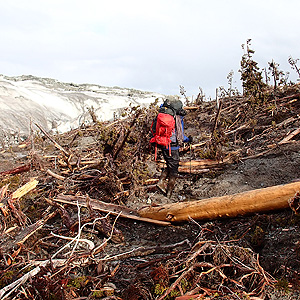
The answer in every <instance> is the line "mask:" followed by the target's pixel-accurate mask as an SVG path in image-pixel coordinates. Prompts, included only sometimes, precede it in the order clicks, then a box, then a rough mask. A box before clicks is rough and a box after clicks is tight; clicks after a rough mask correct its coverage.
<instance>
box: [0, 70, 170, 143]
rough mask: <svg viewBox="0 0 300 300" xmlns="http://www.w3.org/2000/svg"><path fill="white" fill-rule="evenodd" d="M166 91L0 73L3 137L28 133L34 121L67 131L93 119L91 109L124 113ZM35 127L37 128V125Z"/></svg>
mask: <svg viewBox="0 0 300 300" xmlns="http://www.w3.org/2000/svg"><path fill="white" fill-rule="evenodd" d="M156 98H164V96H163V95H160V94H157V93H152V92H145V91H139V90H135V89H129V88H120V87H105V86H100V85H96V84H74V83H64V82H60V81H57V80H55V79H51V78H40V77H34V76H31V75H27V76H26V75H24V76H19V77H8V76H4V75H0V108H1V112H2V114H1V115H0V138H1V140H5V141H7V142H9V141H10V140H11V136H17V135H21V136H25V137H26V136H28V135H29V131H30V122H33V123H38V124H40V125H41V126H42V127H43V128H45V130H47V131H49V130H52V131H55V132H56V131H58V132H65V131H68V130H71V129H72V128H77V127H78V126H80V125H81V124H84V123H90V122H91V115H90V110H92V111H93V113H94V114H95V115H96V116H97V118H98V119H99V120H101V121H107V120H113V119H114V118H118V117H120V114H121V112H122V109H124V108H125V107H128V106H129V105H141V106H148V105H149V104H150V103H152V102H153V101H154V100H155V99H156ZM33 129H36V128H35V126H34V125H33Z"/></svg>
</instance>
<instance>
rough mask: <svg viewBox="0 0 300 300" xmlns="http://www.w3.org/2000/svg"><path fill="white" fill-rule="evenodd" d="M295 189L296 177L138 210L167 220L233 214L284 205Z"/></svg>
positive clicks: (147, 216)
mask: <svg viewBox="0 0 300 300" xmlns="http://www.w3.org/2000/svg"><path fill="white" fill-rule="evenodd" d="M299 190H300V181H297V182H293V183H289V184H285V185H278V186H272V187H267V188H263V189H257V190H253V191H248V192H243V193H239V194H233V195H226V196H222V197H213V198H209V199H202V200H196V201H190V202H179V203H172V204H166V205H159V206H155V207H145V208H142V209H140V210H139V214H140V216H141V217H143V218H153V219H155V220H161V221H170V222H182V221H188V220H189V219H190V218H192V219H194V220H207V219H217V218H222V217H236V216H239V215H246V214H251V213H258V212H266V211H272V210H279V209H284V208H288V207H289V199H290V198H291V197H293V196H294V195H295V194H296V193H297V191H299Z"/></svg>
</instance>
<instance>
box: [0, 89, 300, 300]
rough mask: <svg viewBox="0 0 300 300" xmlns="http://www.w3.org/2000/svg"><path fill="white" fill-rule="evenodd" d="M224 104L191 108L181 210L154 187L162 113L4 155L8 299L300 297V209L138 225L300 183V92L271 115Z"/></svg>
mask: <svg viewBox="0 0 300 300" xmlns="http://www.w3.org/2000/svg"><path fill="white" fill-rule="evenodd" d="M220 101H221V106H219V107H217V103H216V102H215V101H211V102H205V101H204V102H198V103H191V104H190V105H189V106H188V107H186V109H187V111H188V114H187V116H186V117H185V134H186V135H192V136H193V137H194V142H193V145H192V146H191V147H190V146H189V145H185V147H183V148H182V151H181V162H182V164H184V163H185V162H186V163H187V165H188V166H189V167H187V168H182V169H180V177H179V178H178V179H177V184H176V186H175V190H174V192H173V195H172V198H171V199H168V198H166V197H164V196H163V195H162V194H161V193H160V192H159V191H158V190H157V189H156V187H155V182H156V181H157V178H158V177H159V174H160V172H161V166H162V165H161V164H160V160H161V157H158V161H154V149H153V148H152V147H151V146H150V145H149V143H148V141H149V139H150V132H149V128H150V125H151V122H152V119H153V117H154V116H155V115H156V113H157V110H158V107H157V105H156V104H155V103H154V102H153V104H152V105H150V106H149V107H147V108H145V107H144V108H141V107H130V108H128V109H127V110H125V111H124V114H127V115H124V118H123V119H122V120H116V121H105V122H103V121H102V120H95V122H94V123H93V124H88V125H84V124H83V125H82V126H80V127H78V128H75V129H73V130H70V131H67V132H64V133H61V134H51V135H49V134H48V133H43V132H39V133H38V134H36V135H35V136H34V137H33V136H32V137H31V139H28V140H27V141H26V142H24V143H22V144H20V145H16V146H14V147H11V148H10V149H9V150H7V151H2V153H1V170H0V171H2V173H0V175H1V179H2V180H1V182H2V184H1V185H2V188H1V193H0V195H1V206H0V209H1V219H0V224H1V241H2V242H1V246H0V248H1V255H2V258H1V267H0V298H1V296H4V295H8V294H9V295H8V297H9V298H11V299H14V298H19V299H33V298H34V299H124V300H125V299H128V300H129V299H130V300H134V299H160V300H162V299H177V300H184V299H253V300H254V299H265V300H266V299H273V300H275V299H300V296H299V291H298V287H299V274H300V273H299V272H300V268H299V266H300V265H299V259H300V258H299V238H300V235H299V226H300V220H299V217H298V215H297V214H296V213H295V211H297V203H296V206H295V207H293V209H291V208H286V209H282V210H279V211H263V212H257V213H255V214H251V215H243V216H238V217H235V218H216V219H212V220H193V219H190V220H189V221H187V222H183V223H180V224H165V223H161V224H158V222H155V220H151V219H148V220H146V219H141V218H140V217H139V214H138V212H139V210H140V209H141V208H143V207H147V206H150V205H151V206H153V207H159V206H160V205H164V204H167V203H177V202H185V201H186V202H189V201H194V200H195V199H204V198H210V197H215V196H222V195H230V194H235V193H240V192H243V191H250V190H255V189H260V188H265V187H270V186H275V185H282V184H287V183H290V182H292V181H297V180H299V178H300V169H299V163H300V155H299V150H300V143H299V140H298V139H299V136H298V133H299V132H300V131H299V128H300V119H299V113H300V86H299V85H292V86H288V87H285V88H284V89H281V90H278V91H277V94H276V97H275V98H274V97H273V96H270V97H269V98H267V99H265V101H264V102H263V103H254V102H253V101H251V99H249V97H241V96H236V97H225V98H222V99H220ZM218 108H219V110H218ZM191 160H193V161H197V162H207V164H205V165H204V166H205V167H203V165H202V166H200V167H199V166H198V167H194V166H193V167H192V166H191V165H189V162H190V161H191ZM208 162H209V164H208ZM32 178H35V180H36V181H33V180H31V181H30V179H32ZM28 182H29V185H27V186H26V188H24V185H25V184H26V183H28ZM21 187H23V189H21V190H20V188H21ZM295 199H296V200H297V199H298V198H297V197H296V198H295ZM18 279H20V281H21V283H20V282H18ZM12 283H15V284H12ZM10 284H12V285H10Z"/></svg>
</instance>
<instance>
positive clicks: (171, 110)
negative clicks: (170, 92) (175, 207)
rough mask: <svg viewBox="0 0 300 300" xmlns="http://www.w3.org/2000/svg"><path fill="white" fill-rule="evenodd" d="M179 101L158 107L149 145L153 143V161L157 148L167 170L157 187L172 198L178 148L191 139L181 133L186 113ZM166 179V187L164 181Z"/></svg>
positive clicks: (163, 172) (176, 174) (162, 174)
mask: <svg viewBox="0 0 300 300" xmlns="http://www.w3.org/2000/svg"><path fill="white" fill-rule="evenodd" d="M182 107H183V104H182V102H181V101H180V100H170V99H166V100H165V101H164V103H163V104H162V105H161V106H160V109H159V113H158V115H157V116H156V117H155V119H154V120H153V122H152V125H151V131H152V134H153V137H152V139H151V140H150V142H151V143H155V144H156V145H155V159H156V157H157V147H158V148H160V149H161V151H162V154H163V157H164V160H165V161H166V165H167V168H166V169H164V170H163V171H162V173H161V176H160V178H159V181H158V182H157V187H158V188H159V189H160V190H161V191H162V192H163V193H164V194H165V195H166V196H167V197H168V198H170V197H171V196H172V192H173V189H174V186H175V182H176V178H177V177H178V167H179V160H180V157H179V147H180V146H181V145H182V144H183V143H192V137H191V136H189V137H186V136H185V135H184V133H183V130H184V129H183V128H184V124H183V118H184V116H185V115H186V111H185V110H184V109H183V108H182ZM167 179H168V182H167V186H166V180H167Z"/></svg>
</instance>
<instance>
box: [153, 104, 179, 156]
mask: <svg viewBox="0 0 300 300" xmlns="http://www.w3.org/2000/svg"><path fill="white" fill-rule="evenodd" d="M180 110H182V102H181V101H180V100H175V99H174V100H173V99H166V100H165V101H164V103H163V104H162V106H161V107H160V109H159V113H158V115H157V117H156V118H155V120H154V121H153V122H152V125H151V130H152V134H153V135H154V136H153V138H152V139H151V140H150V143H155V160H156V157H157V145H161V146H164V147H166V148H167V149H169V154H170V155H171V136H172V134H173V133H174V132H175V116H176V114H178V112H179V111H180Z"/></svg>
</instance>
